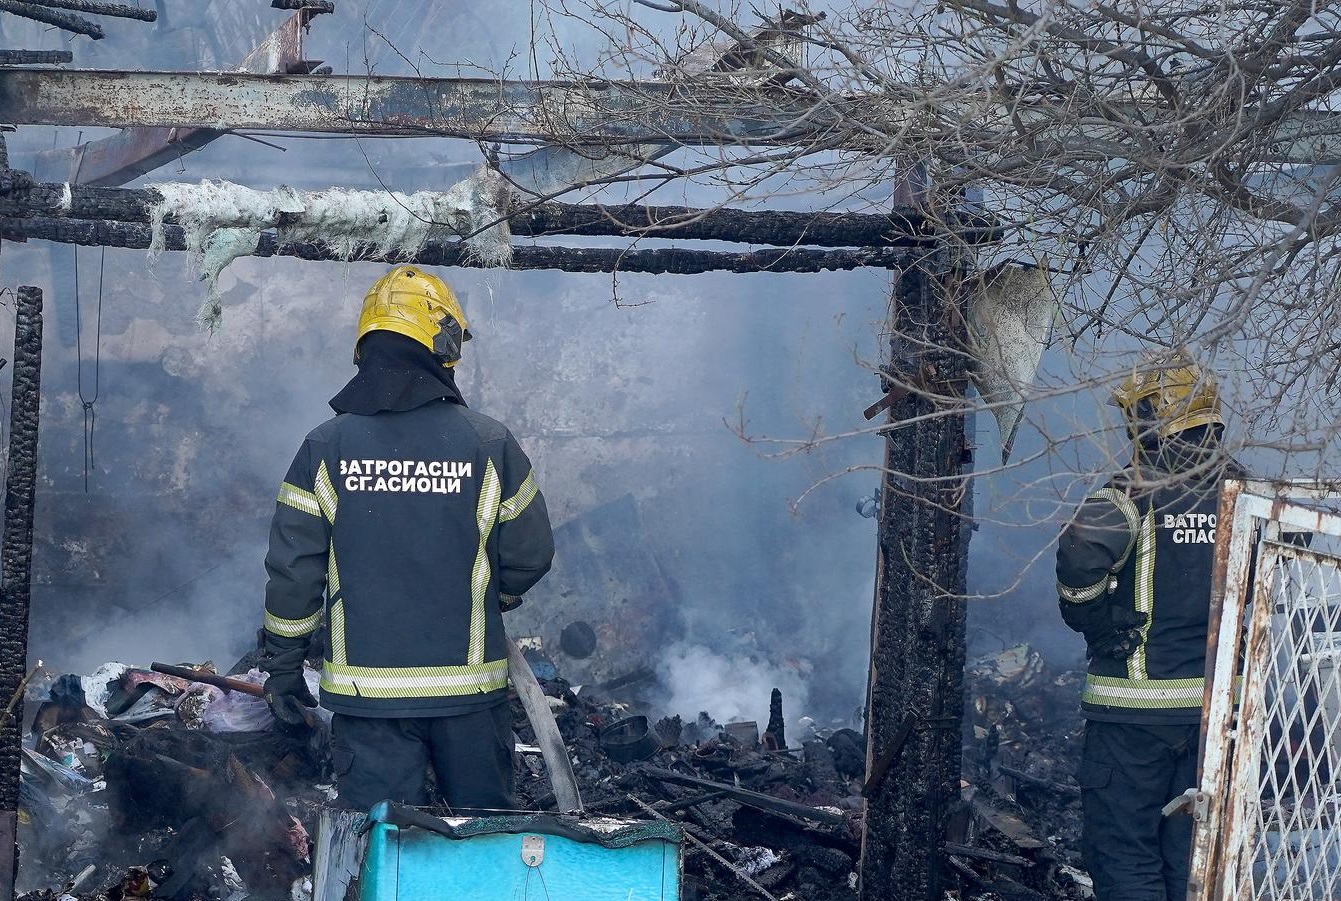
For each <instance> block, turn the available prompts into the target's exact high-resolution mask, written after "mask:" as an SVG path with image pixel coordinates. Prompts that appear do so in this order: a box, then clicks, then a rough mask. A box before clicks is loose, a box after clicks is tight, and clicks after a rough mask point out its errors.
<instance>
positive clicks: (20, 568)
mask: <svg viewBox="0 0 1341 901" xmlns="http://www.w3.org/2000/svg"><path fill="white" fill-rule="evenodd" d="M14 312H15V323H14V365H13V366H12V367H11V371H12V373H13V399H12V402H11V404H10V408H9V461H8V471H7V472H6V476H5V525H4V531H3V536H0V558H3V559H2V560H0V573H3V580H4V581H3V583H0V703H4V704H8V705H9V706H8V708H6V715H5V716H4V717H0V719H2V720H3V722H0V898H12V897H14V879H15V876H16V874H17V867H18V858H17V855H16V853H15V850H16V849H15V836H16V828H17V827H16V823H17V817H18V809H19V769H20V762H21V759H22V744H21V739H22V737H23V729H22V723H23V702H22V700H21V699H20V700H18V701H17V702H13V701H14V699H16V698H19V696H20V695H21V693H22V692H23V687H24V684H25V683H26V681H27V679H26V678H25V675H26V673H27V670H28V606H29V601H30V600H31V594H30V577H31V570H32V566H31V564H32V559H33V502H34V492H35V490H36V486H37V425H38V408H39V403H38V399H39V392H40V387H41V381H42V291H41V289H40V288H32V287H28V286H26V285H25V286H23V287H20V288H19V290H18V294H17V300H16V303H15V311H14Z"/></svg>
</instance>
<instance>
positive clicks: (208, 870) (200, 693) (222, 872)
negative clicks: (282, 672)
mask: <svg viewBox="0 0 1341 901" xmlns="http://www.w3.org/2000/svg"><path fill="white" fill-rule="evenodd" d="M193 669H198V671H199V677H200V678H202V679H208V678H211V677H217V675H218V674H217V673H216V672H215V669H214V667H213V666H212V665H211V664H204V665H202V666H200V667H196V668H193ZM309 676H310V678H311V679H312V680H313V685H314V686H315V673H309ZM235 678H236V679H237V681H238V683H239V684H241V685H249V686H256V685H259V684H260V683H261V682H263V681H264V679H265V675H264V674H263V673H261V672H259V671H258V670H254V669H252V670H250V671H245V670H244V671H242V672H238V673H236V674H235ZM34 681H36V682H38V683H39V685H38V687H37V689H36V694H38V695H39V696H41V695H43V694H44V695H45V696H46V697H45V699H43V700H41V701H40V702H38V703H36V704H34V703H32V702H31V700H30V703H29V704H28V705H26V706H27V707H28V708H29V711H30V712H29V716H30V717H31V719H30V722H29V724H28V727H27V729H26V730H25V733H26V734H25V741H24V749H23V759H22V772H21V782H20V798H21V801H20V808H21V810H20V819H19V845H20V873H19V886H20V889H21V890H24V889H27V890H29V891H30V892H31V894H30V895H27V896H25V897H30V898H34V899H47V898H52V899H54V898H56V897H58V896H62V895H64V896H70V895H77V896H78V897H94V898H99V899H103V898H105V899H109V901H118V899H121V898H131V897H135V898H144V897H154V898H179V899H186V898H225V899H232V901H240V899H242V898H247V897H258V898H262V897H287V896H288V894H289V890H290V887H291V886H292V885H293V884H294V883H295V882H301V881H302V880H303V879H304V878H306V877H307V876H308V874H310V871H311V857H310V842H309V834H310V830H311V828H312V826H313V825H314V824H315V819H316V813H317V810H318V808H319V805H320V804H321V803H322V802H324V801H326V800H327V798H328V797H329V793H328V789H329V786H323V785H322V784H321V782H322V778H321V777H322V776H323V775H326V774H328V772H329V764H328V763H327V762H326V758H327V757H328V753H327V751H326V748H327V747H328V740H327V735H328V734H329V730H328V729H326V728H325V725H324V723H323V722H322V721H321V720H320V718H318V719H317V720H316V721H315V723H314V725H316V728H314V729H312V730H311V731H310V732H309V733H306V734H297V733H289V732H284V731H280V730H277V729H275V728H274V720H273V718H272V717H271V716H270V712H269V709H268V708H267V707H266V704H265V701H264V700H262V699H260V698H258V697H254V696H252V695H250V694H246V693H244V692H241V691H231V692H227V691H223V690H220V689H219V688H216V687H214V686H211V685H206V684H203V683H201V682H197V681H194V680H192V679H184V678H177V677H173V676H168V675H163V674H161V673H158V672H153V671H151V670H148V669H139V668H135V667H129V666H126V665H124V664H119V663H109V664H106V665H104V666H102V667H100V668H99V669H98V670H97V671H96V672H94V673H93V674H91V675H89V676H84V677H80V676H74V675H62V676H60V677H59V678H55V679H51V678H50V677H49V676H48V678H47V679H46V680H41V679H38V680H34ZM44 681H45V683H46V684H45V687H43V686H42V684H41V683H42V682H44ZM33 692H34V688H33V684H32V683H30V697H31V694H32V693H33ZM33 708H35V711H33ZM249 886H251V887H255V886H275V887H277V888H276V890H274V891H270V892H266V891H253V890H250V889H249V888H248V887H249ZM281 887H282V888H281ZM85 893H87V894H85Z"/></svg>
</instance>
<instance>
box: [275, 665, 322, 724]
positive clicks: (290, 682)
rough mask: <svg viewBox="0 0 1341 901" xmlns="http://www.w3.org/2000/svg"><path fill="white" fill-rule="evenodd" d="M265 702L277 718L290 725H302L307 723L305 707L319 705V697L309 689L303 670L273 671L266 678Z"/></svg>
mask: <svg viewBox="0 0 1341 901" xmlns="http://www.w3.org/2000/svg"><path fill="white" fill-rule="evenodd" d="M264 690H265V702H266V703H267V704H269V705H270V712H271V713H273V714H274V715H275V719H277V720H279V721H280V722H281V723H286V724H287V725H290V726H302V725H305V724H306V723H307V716H305V715H304V713H303V708H304V707H315V706H317V699H316V698H314V697H312V692H310V691H308V688H307V680H306V679H304V678H303V672H302V670H299V671H298V672H296V673H294V672H285V673H271V675H270V678H269V679H266V680H265V688H264Z"/></svg>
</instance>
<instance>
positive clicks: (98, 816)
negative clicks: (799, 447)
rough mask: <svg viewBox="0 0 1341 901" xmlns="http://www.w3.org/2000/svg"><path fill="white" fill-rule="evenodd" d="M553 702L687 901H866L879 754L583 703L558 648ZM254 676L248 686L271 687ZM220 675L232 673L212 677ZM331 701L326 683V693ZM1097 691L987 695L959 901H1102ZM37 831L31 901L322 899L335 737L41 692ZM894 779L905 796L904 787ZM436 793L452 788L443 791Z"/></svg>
mask: <svg viewBox="0 0 1341 901" xmlns="http://www.w3.org/2000/svg"><path fill="white" fill-rule="evenodd" d="M527 645H528V649H527V651H526V657H527V660H528V662H529V663H530V664H531V668H532V671H533V672H534V673H535V674H536V675H537V677H538V679H539V680H540V682H541V684H542V687H543V688H544V691H545V694H546V696H547V699H548V702H549V704H550V707H551V709H552V710H553V712H554V714H555V717H556V720H557V722H558V725H559V729H560V731H561V732H562V734H563V737H564V739H565V742H566V743H567V746H568V750H569V754H570V756H571V758H572V760H573V761H574V768H575V771H576V775H577V778H578V783H579V787H580V789H581V791H582V796H583V801H584V806H585V807H586V809H587V810H588V811H590V812H592V813H596V814H600V815H604V816H618V817H627V818H629V819H648V818H665V819H667V820H669V821H671V822H672V823H674V824H675V825H677V826H679V827H680V828H681V829H682V830H683V834H684V841H683V844H682V850H683V857H684V871H685V879H684V890H683V892H682V898H684V899H685V901H726V899H739V898H748V897H759V898H765V897H771V898H773V899H776V901H783V899H793V901H799V899H805V901H854V899H856V897H857V890H856V883H857V875H856V871H857V864H858V858H859V855H860V847H861V824H862V806H863V801H862V787H863V780H864V778H865V772H866V761H865V749H866V741H865V737H864V736H863V735H862V733H861V732H860V731H858V730H857V729H853V728H846V727H839V728H834V727H830V728H824V727H820V726H817V725H816V724H815V723H814V722H812V721H811V720H810V719H809V718H808V717H805V716H803V715H800V714H803V713H804V711H788V710H786V709H785V702H786V699H785V698H783V697H782V696H781V694H780V692H774V694H773V697H772V699H771V701H772V705H771V709H772V715H771V716H770V721H769V722H768V723H766V724H762V725H761V724H759V723H754V722H733V723H718V722H716V721H715V720H714V719H713V718H712V716H711V715H710V714H709V713H706V712H704V713H698V714H697V715H694V716H692V717H685V718H682V717H680V716H674V717H665V718H661V719H659V720H655V721H654V720H649V719H648V718H647V717H646V716H645V715H644V713H643V710H642V709H641V708H640V705H639V703H638V702H637V701H636V700H635V699H636V698H639V697H642V696H645V694H646V693H647V689H648V688H650V687H651V686H649V684H648V683H649V682H650V681H651V680H654V679H655V678H656V676H655V674H654V672H653V671H651V670H650V669H643V670H636V671H633V672H630V673H628V674H625V675H623V676H620V677H616V678H613V679H610V680H607V681H606V682H605V683H603V684H600V685H572V684H570V683H568V682H567V681H565V680H564V679H563V677H562V675H561V674H560V673H558V672H557V669H556V667H555V666H554V664H553V661H552V660H551V658H550V657H548V656H547V655H546V654H545V652H544V651H543V650H542V649H541V648H540V646H539V642H538V641H534V640H533V641H530V642H528V643H527ZM256 662H257V661H256V660H255V659H254V656H252V655H249V657H248V658H244V659H243V660H242V661H239V663H238V665H237V666H235V667H234V668H233V669H232V670H230V674H232V675H233V676H234V677H235V678H238V679H241V680H243V681H245V682H250V683H253V684H259V682H260V681H262V680H263V679H264V674H263V673H262V672H260V671H259V670H257V669H255V668H254V666H255V663H256ZM191 668H192V669H199V670H200V672H201V673H209V674H213V673H214V667H213V666H212V665H210V664H201V665H198V666H193V667H191ZM308 677H309V680H310V681H312V682H313V683H314V688H315V681H316V672H315V670H310V671H309V672H308ZM1081 678H1082V676H1081V674H1079V673H1075V672H1054V671H1051V670H1050V669H1049V668H1048V667H1047V665H1046V664H1045V662H1044V661H1043V659H1042V658H1041V657H1040V656H1039V655H1038V654H1037V653H1035V652H1033V651H1032V650H1031V649H1030V648H1028V647H1027V646H1021V647H1018V648H1012V649H1009V650H1007V651H1003V652H1001V653H1000V654H995V655H991V656H988V657H984V658H981V659H979V660H977V661H975V662H974V663H972V664H971V665H970V667H969V668H968V672H967V674H966V683H965V685H966V691H967V697H966V700H967V702H968V703H967V709H968V711H969V714H968V716H967V717H966V722H965V733H964V739H965V741H964V782H963V791H962V798H963V803H962V804H961V805H960V807H959V811H958V815H957V816H956V817H954V818H953V821H952V823H951V829H950V833H949V839H950V841H949V843H948V844H947V845H946V848H945V856H944V859H945V861H946V865H947V880H948V882H949V884H950V885H951V886H952V887H951V888H950V889H949V890H948V892H947V897H948V898H950V897H952V898H956V899H965V901H967V899H982V901H987V899H1027V898H1064V899H1083V898H1087V897H1091V895H1092V893H1091V892H1090V891H1089V888H1088V877H1086V876H1085V874H1084V872H1083V871H1082V870H1080V869H1079V861H1078V859H1077V853H1076V848H1077V846H1078V836H1079V790H1078V789H1077V788H1076V787H1075V783H1074V780H1073V779H1072V778H1071V773H1072V772H1073V767H1074V763H1075V761H1076V760H1078V759H1079V735H1080V731H1081V720H1080V717H1079V711H1078V697H1079V684H1080V680H1081ZM28 700H29V703H28V704H27V705H26V707H27V709H28V710H29V714H28V722H27V723H26V727H27V728H26V730H25V731H26V739H25V748H24V752H23V773H22V785H21V788H22V794H21V798H22V803H21V807H22V810H21V817H20V854H21V856H20V861H21V867H20V880H19V881H20V890H21V891H23V892H25V893H26V894H24V895H22V896H21V897H22V898H23V899H25V901H58V899H60V901H68V899H99V901H104V899H105V901H121V899H125V898H160V899H173V901H188V899H190V901H194V899H222V901H243V899H248V898H250V899H257V901H268V899H275V901H280V899H290V898H296V899H303V898H310V897H311V891H312V879H311V875H312V874H311V869H312V862H311V854H312V836H313V834H314V831H315V825H316V820H317V814H318V812H319V810H320V809H321V807H322V805H325V804H331V803H338V800H337V796H336V792H335V789H334V787H333V784H332V783H333V778H332V773H331V768H330V760H329V726H328V723H329V717H328V716H325V715H322V714H324V712H323V711H320V710H319V711H318V715H317V716H316V717H315V718H314V719H313V721H312V722H311V723H309V724H308V727H306V728H303V729H298V730H285V729H281V728H279V727H278V725H277V724H276V723H275V722H274V720H273V719H272V718H271V717H270V715H269V711H268V709H267V708H266V706H265V703H264V702H263V701H262V700H261V699H259V698H256V697H252V696H250V695H247V694H244V693H242V692H239V691H223V690H220V689H218V688H214V687H212V686H208V685H204V684H200V683H198V682H193V681H191V680H190V679H181V678H175V677H172V676H164V675H160V674H159V673H156V672H151V671H150V670H148V669H147V668H141V667H135V666H125V665H122V664H107V665H105V666H103V667H100V668H99V669H98V671H96V672H95V673H92V674H90V675H87V676H75V675H60V676H56V674H54V673H45V674H41V675H40V676H39V678H37V679H35V680H33V682H31V683H30V685H29V695H28ZM513 713H514V720H515V723H516V732H517V737H518V753H517V755H516V765H517V790H518V803H519V806H521V807H523V808H524V809H527V810H533V811H547V810H548V811H553V810H554V809H555V805H556V802H555V798H554V793H553V791H552V790H551V786H550V782H549V777H548V775H547V773H546V771H545V768H544V764H543V760H542V758H541V756H540V753H539V749H538V748H537V747H536V746H535V745H536V742H535V736H534V733H533V732H532V731H531V728H530V725H529V723H528V722H527V721H526V718H525V715H524V713H523V711H522V709H521V707H520V705H519V704H518V703H517V702H515V700H514V702H513ZM896 777H897V773H891V774H890V775H889V776H888V777H887V778H896ZM430 779H431V776H430Z"/></svg>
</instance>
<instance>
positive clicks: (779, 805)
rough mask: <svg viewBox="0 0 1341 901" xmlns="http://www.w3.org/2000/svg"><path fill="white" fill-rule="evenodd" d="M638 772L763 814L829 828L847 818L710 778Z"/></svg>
mask: <svg viewBox="0 0 1341 901" xmlns="http://www.w3.org/2000/svg"><path fill="white" fill-rule="evenodd" d="M642 772H643V773H645V774H647V775H648V776H651V777H652V778H653V779H661V780H663V781H665V782H678V783H679V784H681V785H692V786H694V787H695V788H704V789H710V790H712V791H720V792H725V793H726V795H727V797H729V798H731V799H732V800H733V801H737V802H739V803H741V804H745V805H748V806H750V807H754V808H757V809H759V810H763V811H767V812H768V813H780V814H783V815H784V816H791V817H801V818H803V819H807V820H814V821H815V822H818V823H827V824H828V825H830V826H841V825H843V824H844V823H846V822H847V818H846V817H845V816H843V814H841V813H835V812H833V811H830V810H820V809H818V808H815V807H809V806H807V805H805V804H797V803H796V802H795V801H784V800H783V799H782V798H775V797H773V796H772V795H765V794H762V793H760V792H756V791H750V790H749V789H747V788H737V787H736V786H734V785H727V784H726V783H724V782H715V781H713V780H712V779H701V778H699V777H698V776H686V775H685V774H683V773H677V772H675V771H674V770H663V769H661V768H660V767H651V766H649V767H643V768H642Z"/></svg>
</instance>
